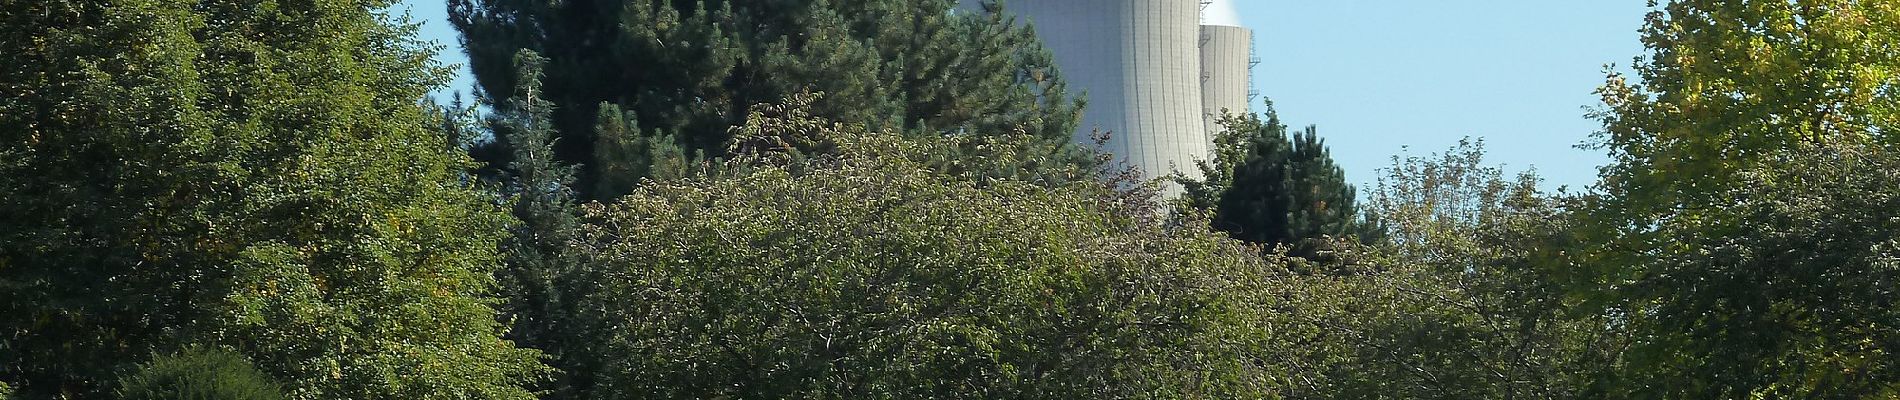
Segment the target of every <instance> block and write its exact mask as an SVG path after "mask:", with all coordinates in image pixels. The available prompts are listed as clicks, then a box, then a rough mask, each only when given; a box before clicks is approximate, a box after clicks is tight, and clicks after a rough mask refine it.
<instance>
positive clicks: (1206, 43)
mask: <svg viewBox="0 0 1900 400" xmlns="http://www.w3.org/2000/svg"><path fill="white" fill-rule="evenodd" d="M1253 64H1254V61H1253V31H1249V30H1247V28H1242V27H1238V26H1222V25H1202V26H1201V79H1202V81H1201V107H1203V109H1204V110H1206V113H1205V114H1204V115H1205V116H1206V119H1205V121H1206V124H1207V140H1208V146H1210V147H1209V148H1210V149H1211V148H1212V147H1211V146H1213V140H1214V135H1215V134H1219V133H1220V132H1221V131H1222V130H1223V129H1224V128H1225V127H1223V126H1221V124H1220V119H1221V116H1223V115H1227V114H1235V115H1241V114H1246V113H1247V112H1248V108H1247V106H1248V105H1250V104H1251V103H1252V101H1251V100H1250V99H1251V98H1252V97H1253V96H1250V95H1249V93H1250V92H1251V90H1249V88H1252V87H1253V86H1251V83H1252V82H1251V81H1250V79H1249V78H1250V76H1251V75H1252V74H1250V73H1249V71H1250V70H1252V69H1253Z"/></svg>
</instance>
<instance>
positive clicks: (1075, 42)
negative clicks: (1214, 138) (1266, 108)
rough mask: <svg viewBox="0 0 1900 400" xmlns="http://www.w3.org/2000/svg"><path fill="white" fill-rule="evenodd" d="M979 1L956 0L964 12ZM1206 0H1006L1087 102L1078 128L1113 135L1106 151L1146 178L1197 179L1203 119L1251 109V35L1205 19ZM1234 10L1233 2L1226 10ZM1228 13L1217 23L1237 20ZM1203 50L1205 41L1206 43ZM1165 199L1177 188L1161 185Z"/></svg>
mask: <svg viewBox="0 0 1900 400" xmlns="http://www.w3.org/2000/svg"><path fill="white" fill-rule="evenodd" d="M977 1H978V0H960V1H959V3H960V4H961V5H962V6H963V7H965V8H966V9H973V8H976V7H978V6H977V5H976V2H977ZM1204 5H1205V4H1204V2H1203V1H1202V0H1010V1H1009V2H1008V3H1007V6H1008V9H1007V10H1005V12H1007V13H1010V14H1014V15H1016V16H1017V17H1018V18H1019V22H1024V23H1028V24H1031V25H1032V26H1034V27H1035V30H1036V34H1037V36H1039V37H1040V38H1041V39H1042V43H1043V45H1044V46H1046V47H1048V48H1049V51H1050V52H1051V53H1053V54H1054V56H1055V61H1056V65H1057V66H1058V67H1060V68H1061V69H1062V77H1063V79H1064V80H1065V81H1066V82H1067V83H1068V85H1069V90H1070V91H1071V92H1081V93H1086V94H1087V98H1088V108H1087V109H1086V110H1084V111H1083V114H1082V124H1081V125H1080V126H1079V127H1078V131H1077V132H1076V135H1075V136H1076V140H1077V141H1084V142H1086V141H1088V140H1089V139H1090V137H1089V136H1090V135H1091V134H1092V133H1094V132H1095V131H1097V130H1100V131H1106V132H1109V133H1110V137H1109V141H1108V143H1107V144H1106V148H1105V149H1104V150H1106V151H1108V152H1109V153H1112V154H1114V155H1115V156H1116V157H1117V159H1119V160H1124V161H1126V162H1128V164H1129V165H1131V166H1134V167H1137V168H1140V169H1141V171H1142V173H1143V174H1145V175H1146V176H1147V177H1149V178H1156V177H1162V176H1166V175H1167V174H1169V173H1172V172H1174V171H1181V172H1184V173H1187V174H1188V175H1189V176H1193V177H1199V175H1200V170H1199V169H1198V168H1195V166H1194V161H1196V160H1202V159H1206V158H1207V157H1208V154H1209V150H1210V148H1209V144H1210V143H1211V135H1210V129H1211V128H1209V122H1210V121H1211V120H1212V118H1213V117H1210V114H1214V115H1217V114H1218V112H1219V111H1220V110H1222V109H1229V110H1232V111H1233V112H1235V113H1243V112H1247V110H1248V108H1247V103H1248V101H1247V97H1248V95H1247V93H1248V78H1247V75H1248V70H1249V69H1250V67H1251V64H1249V59H1250V57H1251V55H1252V52H1251V48H1252V45H1253V43H1252V33H1251V32H1249V31H1247V30H1246V29H1244V28H1240V27H1235V26H1209V27H1206V28H1207V29H1204V28H1203V26H1202V25H1201V21H1202V10H1203V6H1204ZM1224 10H1225V11H1231V8H1225V9H1224ZM1233 19H1234V18H1233V16H1232V15H1231V13H1230V12H1229V13H1228V14H1225V15H1224V18H1218V19H1214V20H1213V21H1216V23H1225V24H1229V25H1237V23H1233V22H1221V21H1232V20H1233ZM1204 45H1205V46H1207V47H1203V46H1204ZM1163 187H1164V190H1165V193H1164V194H1165V195H1167V196H1170V197H1172V196H1174V195H1177V194H1179V192H1180V189H1179V188H1178V187H1176V186H1175V185H1164V186H1163Z"/></svg>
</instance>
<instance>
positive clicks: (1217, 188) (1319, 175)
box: [1175, 103, 1359, 245]
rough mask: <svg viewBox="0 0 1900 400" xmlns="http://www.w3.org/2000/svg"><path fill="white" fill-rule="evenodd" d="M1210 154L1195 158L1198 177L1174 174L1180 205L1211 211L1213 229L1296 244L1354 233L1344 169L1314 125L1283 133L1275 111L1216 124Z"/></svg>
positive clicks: (1263, 240)
mask: <svg viewBox="0 0 1900 400" xmlns="http://www.w3.org/2000/svg"><path fill="white" fill-rule="evenodd" d="M1222 124H1224V125H1225V126H1226V128H1225V130H1224V131H1223V132H1222V133H1221V134H1219V135H1218V136H1217V137H1216V138H1215V151H1214V154H1213V155H1212V159H1211V160H1208V161H1201V162H1198V163H1197V164H1198V167H1199V168H1200V169H1201V172H1202V176H1203V178H1201V179H1192V178H1186V177H1183V176H1176V178H1175V179H1176V181H1178V182H1179V183H1181V184H1182V185H1183V187H1184V188H1185V189H1186V190H1185V192H1186V194H1185V195H1184V196H1183V198H1182V203H1184V205H1185V206H1187V207H1189V208H1192V209H1201V210H1209V211H1211V213H1212V221H1210V222H1211V223H1212V224H1213V227H1214V229H1218V230H1221V231H1224V232H1227V233H1228V234H1229V235H1231V236H1233V237H1234V238H1236V239H1241V240H1245V241H1248V242H1253V243H1263V244H1268V245H1278V244H1298V243H1299V242H1301V241H1304V240H1307V239H1315V238H1321V237H1327V236H1331V237H1347V236H1353V235H1357V234H1358V233H1359V224H1358V221H1359V215H1358V214H1357V213H1358V211H1357V208H1356V207H1355V206H1354V202H1355V201H1356V197H1355V195H1354V189H1353V187H1352V185H1349V184H1347V183H1346V173H1345V171H1344V170H1342V169H1340V168H1339V166H1338V165H1335V164H1334V163H1333V159H1332V155H1331V153H1330V151H1329V150H1327V149H1326V144H1325V142H1324V141H1322V140H1320V139H1319V130H1318V128H1316V127H1307V128H1306V129H1304V130H1302V131H1300V132H1298V133H1295V134H1293V135H1291V137H1289V135H1288V133H1287V126H1286V125H1285V124H1282V123H1281V122H1280V116H1279V113H1277V112H1275V111H1274V110H1273V105H1272V103H1268V104H1267V113H1266V119H1265V120H1261V119H1260V118H1259V117H1257V116H1252V115H1244V116H1237V117H1229V118H1226V119H1224V120H1223V121H1222Z"/></svg>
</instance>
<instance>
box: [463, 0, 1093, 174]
mask: <svg viewBox="0 0 1900 400" xmlns="http://www.w3.org/2000/svg"><path fill="white" fill-rule="evenodd" d="M951 8H952V2H951V1H950V0H921V1H920V0H860V1H822V0H793V1H768V2H756V1H723V0H712V1H627V0H573V1H560V2H547V1H540V0H456V1H452V2H451V3H450V10H449V11H450V15H451V16H450V19H451V21H452V22H453V23H454V24H455V26H456V27H457V29H459V30H460V31H461V32H462V34H463V42H464V43H465V44H466V45H467V48H468V53H469V56H470V60H471V61H470V67H471V69H472V70H473V71H474V73H475V77H476V79H477V81H478V83H479V85H480V87H481V88H482V89H484V90H485V91H486V92H488V93H489V94H490V95H492V96H494V97H495V98H496V100H497V101H500V102H506V101H508V100H509V98H508V93H511V92H512V91H513V90H514V87H515V86H516V84H517V82H516V79H517V77H516V76H514V66H513V65H512V58H513V57H514V54H515V53H516V52H517V51H519V50H523V49H527V50H534V51H536V52H537V53H539V54H541V55H543V56H545V57H547V58H548V65H547V82H546V92H545V94H543V96H544V98H545V99H547V100H549V101H552V102H553V104H554V114H553V120H554V122H555V126H556V127H558V129H557V132H558V133H559V137H560V139H561V140H559V141H557V142H556V145H555V154H556V156H557V159H558V160H560V161H561V162H564V163H567V164H570V165H587V166H589V167H588V168H586V169H584V170H583V171H582V172H583V173H582V175H581V176H580V179H579V184H578V186H577V187H578V188H580V189H581V190H582V193H583V194H584V196H583V197H584V198H588V199H611V198H613V196H614V195H618V194H622V193H626V192H627V191H628V190H629V189H630V188H631V184H632V183H634V182H637V181H638V179H640V178H643V177H647V175H641V174H643V173H644V174H650V173H653V171H656V169H651V168H650V167H647V166H646V165H648V164H656V163H673V161H669V160H671V159H672V158H670V157H672V156H677V155H681V154H684V155H693V154H699V153H705V154H706V155H709V156H714V157H717V156H721V154H719V153H721V152H723V151H725V150H726V148H727V147H728V146H729V144H730V142H729V141H730V138H731V137H730V136H731V133H730V132H729V128H730V127H733V126H740V125H744V124H745V123H746V122H747V121H746V120H745V117H746V115H747V112H748V111H750V109H751V108H752V107H753V106H754V105H757V104H765V103H776V102H780V101H783V100H786V99H787V98H788V97H789V96H792V95H795V94H799V93H806V92H812V93H826V94H827V96H825V97H823V98H820V99H819V100H817V101H816V102H815V103H814V104H813V105H812V108H813V111H812V112H813V113H814V114H817V115H820V116H823V117H826V118H828V119H832V120H837V121H845V122H850V123H854V124H864V125H866V126H870V127H874V128H878V129H879V130H880V131H881V130H884V129H889V130H894V131H900V132H906V133H910V134H913V135H916V136H935V135H942V134H954V133H959V132H978V133H983V134H1002V133H1009V132H1014V131H1017V130H1022V131H1026V132H1029V133H1030V136H1031V137H1035V138H1038V139H1039V140H1036V141H1033V142H1031V144H1033V145H1035V146H1037V147H1038V148H1040V149H1043V150H1042V151H1045V152H1052V153H1063V154H1066V156H1065V157H1064V158H1062V160H1065V162H1069V163H1086V162H1090V161H1092V160H1091V159H1089V158H1088V157H1087V154H1086V153H1085V152H1080V151H1076V150H1077V148H1076V146H1075V145H1073V144H1072V143H1071V142H1070V141H1071V138H1070V136H1071V135H1072V133H1073V130H1074V127H1075V124H1076V115H1077V114H1076V113H1077V109H1078V106H1077V105H1075V104H1073V103H1072V102H1071V101H1070V100H1069V99H1068V98H1067V97H1066V95H1065V94H1064V93H1065V92H1064V89H1063V85H1062V83H1061V80H1060V79H1059V77H1058V76H1057V74H1056V73H1055V71H1054V70H1053V68H1051V67H1050V65H1051V61H1050V57H1049V55H1048V54H1047V52H1046V51H1044V50H1042V48H1041V46H1040V44H1038V42H1037V41H1036V39H1035V36H1034V35H1033V34H1031V33H1030V32H1029V31H1028V30H1026V29H1022V28H1019V27H1016V26H1015V25H1014V24H1012V22H1011V21H1007V20H1004V19H1002V18H1001V17H998V16H985V15H981V14H980V13H970V12H953V11H952V10H951ZM498 143H499V142H498ZM500 144H501V145H505V143H500ZM642 149H646V150H648V151H641V150H642ZM655 153H657V154H660V155H665V156H667V157H655V156H654V154H655ZM669 168H670V167H660V168H658V169H657V170H666V169H669Z"/></svg>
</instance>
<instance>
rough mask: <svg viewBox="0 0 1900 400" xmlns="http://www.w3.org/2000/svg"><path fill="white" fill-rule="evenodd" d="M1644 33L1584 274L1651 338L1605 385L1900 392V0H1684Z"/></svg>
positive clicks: (1711, 393) (1607, 142) (1607, 89)
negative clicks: (1898, 357) (1898, 274)
mask: <svg viewBox="0 0 1900 400" xmlns="http://www.w3.org/2000/svg"><path fill="white" fill-rule="evenodd" d="M1643 34H1644V36H1643V42H1644V44H1645V45H1646V46H1647V47H1649V49H1650V50H1651V51H1652V52H1653V54H1651V55H1650V56H1649V57H1647V58H1646V59H1643V60H1641V62H1640V63H1639V64H1638V65H1637V66H1636V67H1637V72H1638V74H1639V77H1640V78H1641V82H1638V83H1630V82H1627V81H1626V80H1625V79H1624V78H1623V77H1622V76H1617V75H1612V76H1611V77H1610V81H1609V83H1608V84H1606V85H1605V86H1604V87H1603V89H1602V90H1601V92H1602V94H1603V96H1604V102H1605V106H1604V109H1602V110H1600V111H1599V112H1598V114H1597V117H1599V118H1600V119H1602V121H1603V122H1604V127H1605V129H1604V133H1603V135H1602V136H1601V142H1600V143H1599V144H1600V146H1601V147H1603V148H1605V149H1608V150H1609V151H1610V154H1611V155H1612V156H1613V157H1614V160H1615V162H1614V163H1612V164H1611V165H1610V166H1608V167H1606V168H1605V169H1604V172H1603V180H1602V182H1601V183H1600V184H1599V189H1600V191H1601V193H1600V195H1598V196H1594V197H1593V198H1591V199H1590V200H1591V201H1590V202H1589V203H1587V207H1588V209H1587V213H1588V215H1587V218H1585V219H1583V220H1584V221H1586V222H1587V224H1584V225H1582V226H1580V227H1579V229H1577V232H1579V234H1580V235H1583V239H1584V243H1585V244H1587V246H1583V247H1581V248H1579V249H1577V251H1576V253H1577V255H1578V258H1579V259H1580V260H1581V261H1582V266H1583V267H1585V268H1584V269H1582V270H1581V271H1580V272H1581V273H1578V274H1574V276H1572V277H1571V278H1572V280H1571V281H1570V285H1571V287H1572V288H1573V289H1574V291H1575V294H1577V295H1578V296H1577V298H1578V299H1581V300H1587V301H1589V303H1586V304H1589V305H1590V306H1592V307H1596V308H1600V309H1601V310H1602V311H1601V313H1603V314H1606V315H1613V316H1618V317H1619V319H1620V320H1623V321H1626V322H1627V324H1628V326H1629V328H1630V330H1631V331H1632V335H1634V343H1635V344H1636V345H1635V347H1633V348H1631V349H1630V351H1629V352H1628V353H1627V354H1626V356H1625V357H1624V358H1623V359H1622V360H1620V362H1621V363H1622V365H1620V366H1619V368H1617V369H1616V373H1615V374H1614V375H1613V378H1614V380H1606V381H1605V383H1604V387H1605V388H1604V389H1603V392H1604V393H1605V396H1607V397H1627V398H1658V397H1669V398H1890V397H1892V396H1894V395H1895V393H1896V389H1895V387H1894V385H1893V383H1892V382H1895V381H1896V380H1895V378H1894V375H1893V374H1894V373H1895V372H1894V366H1895V365H1894V361H1893V356H1892V354H1894V353H1893V351H1894V350H1893V346H1894V344H1893V342H1892V337H1893V336H1894V335H1892V334H1891V332H1892V331H1893V330H1894V325H1895V324H1896V321H1900V320H1896V318H1895V314H1894V312H1895V306H1894V305H1893V302H1892V301H1891V298H1892V296H1891V293H1892V291H1893V288H1894V287H1895V284H1894V283H1893V282H1894V280H1893V279H1894V278H1893V276H1894V270H1893V262H1892V260H1893V259H1894V257H1895V252H1894V250H1893V249H1894V247H1893V245H1892V237H1893V234H1892V232H1895V228H1896V227H1895V226H1894V225H1893V221H1894V220H1893V218H1894V217H1895V216H1894V215H1892V214H1893V212H1892V210H1894V209H1895V207H1894V205H1893V204H1891V201H1892V199H1893V196H1894V194H1893V193H1892V192H1893V187H1894V185H1893V179H1894V178H1893V172H1892V171H1893V170H1894V165H1895V162H1894V158H1895V156H1894V153H1893V152H1892V149H1891V146H1892V145H1893V144H1894V143H1896V142H1897V141H1896V140H1895V136H1893V134H1892V133H1893V132H1896V130H1897V129H1900V112H1897V111H1900V54H1896V49H1900V7H1896V4H1895V3H1894V2H1892V1H1854V0H1800V1H1732V2H1716V1H1672V2H1669V3H1667V4H1666V5H1664V6H1663V7H1662V8H1661V9H1660V10H1658V11H1657V12H1655V13H1653V14H1652V15H1651V17H1650V18H1649V23H1648V25H1647V27H1646V28H1645V29H1644V32H1643ZM1872 332H1882V333H1872Z"/></svg>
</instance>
